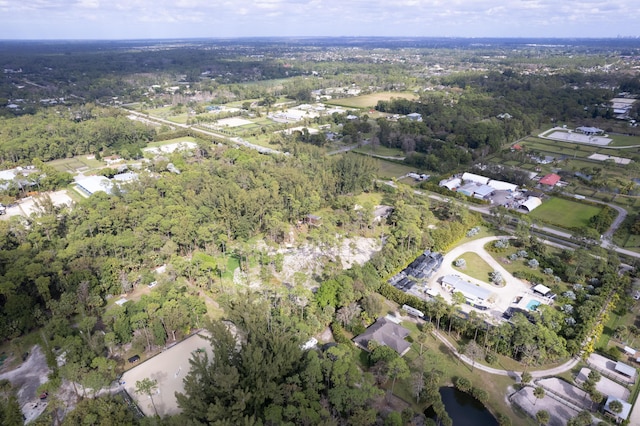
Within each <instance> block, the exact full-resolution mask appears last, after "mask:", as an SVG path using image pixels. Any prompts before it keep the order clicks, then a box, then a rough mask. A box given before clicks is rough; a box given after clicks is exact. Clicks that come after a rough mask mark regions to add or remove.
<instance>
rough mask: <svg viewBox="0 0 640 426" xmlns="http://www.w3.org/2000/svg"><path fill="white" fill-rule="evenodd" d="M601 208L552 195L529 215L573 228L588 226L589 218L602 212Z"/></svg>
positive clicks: (563, 226)
mask: <svg viewBox="0 0 640 426" xmlns="http://www.w3.org/2000/svg"><path fill="white" fill-rule="evenodd" d="M601 210H602V207H596V206H590V205H587V204H582V203H579V202H577V201H570V200H565V199H562V198H556V197H552V198H550V199H549V200H547V201H545V202H544V203H542V205H541V206H540V207H538V208H537V209H535V210H534V211H532V212H531V213H529V216H531V218H532V219H536V220H539V221H541V222H546V223H550V224H552V225H557V226H560V227H562V228H565V229H571V228H579V227H582V226H587V225H588V223H589V219H591V217H593V216H595V215H597V214H598V213H600V211H601Z"/></svg>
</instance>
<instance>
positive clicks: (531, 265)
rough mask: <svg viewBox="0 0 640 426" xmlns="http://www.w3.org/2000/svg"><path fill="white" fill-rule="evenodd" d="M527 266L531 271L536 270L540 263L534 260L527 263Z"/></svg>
mask: <svg viewBox="0 0 640 426" xmlns="http://www.w3.org/2000/svg"><path fill="white" fill-rule="evenodd" d="M527 266H529V268H531V269H538V266H540V262H538V261H537V260H536V259H531V260H529V261H528V262H527Z"/></svg>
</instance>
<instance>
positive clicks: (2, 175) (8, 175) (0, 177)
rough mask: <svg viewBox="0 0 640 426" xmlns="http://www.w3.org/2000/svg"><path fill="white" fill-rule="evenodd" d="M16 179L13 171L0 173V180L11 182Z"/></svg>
mask: <svg viewBox="0 0 640 426" xmlns="http://www.w3.org/2000/svg"><path fill="white" fill-rule="evenodd" d="M15 177H16V171H15V169H10V170H2V171H0V180H13V179H14V178H15Z"/></svg>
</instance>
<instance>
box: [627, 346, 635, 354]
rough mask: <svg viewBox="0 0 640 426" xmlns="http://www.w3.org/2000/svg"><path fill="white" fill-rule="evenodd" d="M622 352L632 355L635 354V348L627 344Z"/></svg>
mask: <svg viewBox="0 0 640 426" xmlns="http://www.w3.org/2000/svg"><path fill="white" fill-rule="evenodd" d="M624 352H625V353H627V354H629V355H632V356H633V355H635V354H636V350H635V349H633V348H630V347H629V346H625V347H624Z"/></svg>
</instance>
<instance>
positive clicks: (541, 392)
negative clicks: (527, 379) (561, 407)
mask: <svg viewBox="0 0 640 426" xmlns="http://www.w3.org/2000/svg"><path fill="white" fill-rule="evenodd" d="M544 395H545V391H544V389H543V388H542V387H540V386H536V388H535V389H534V390H533V396H535V397H536V399H535V400H534V401H533V405H534V406H535V405H536V402H538V400H539V399H542V398H544Z"/></svg>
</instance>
